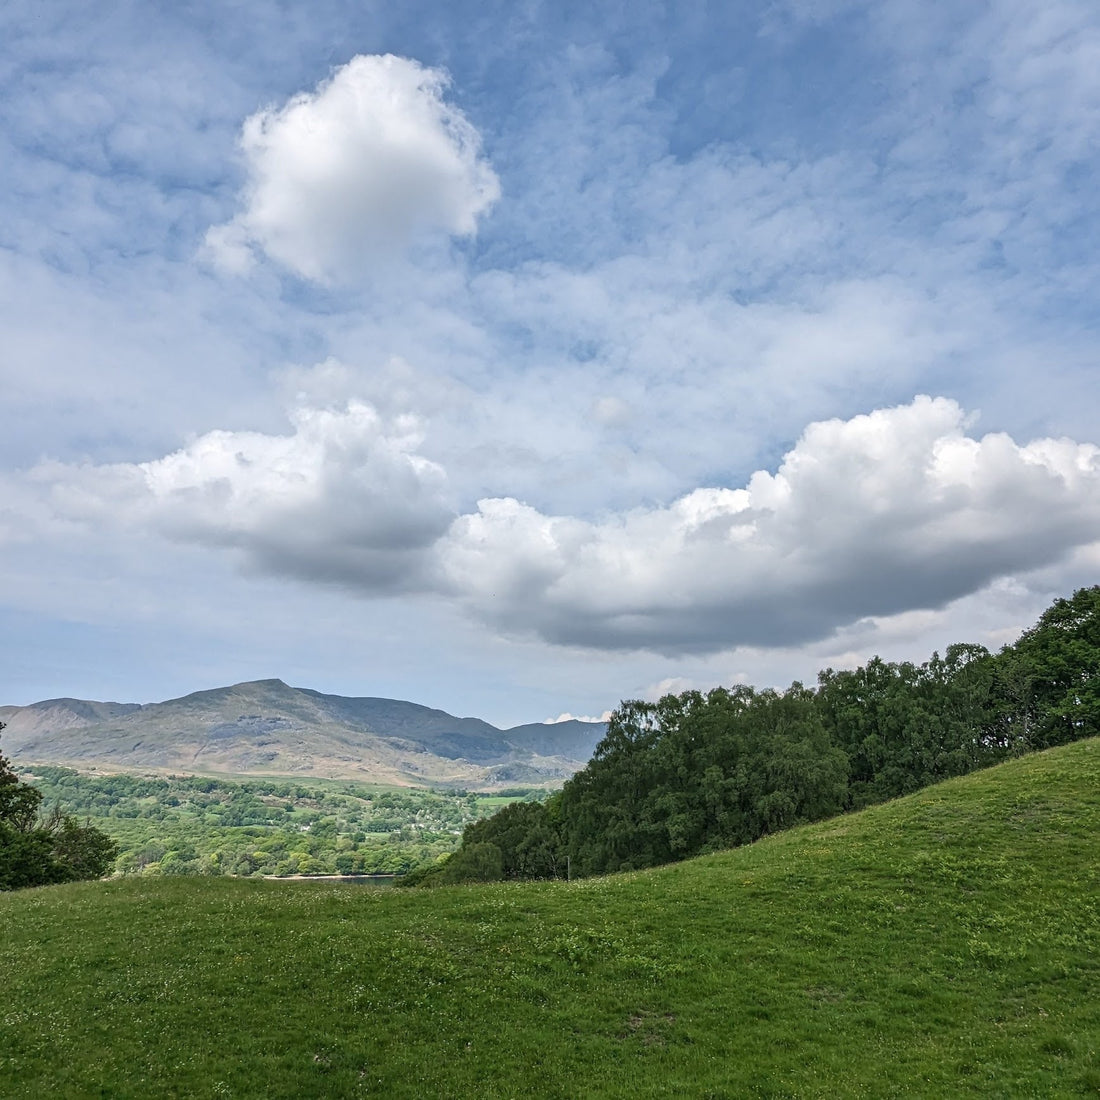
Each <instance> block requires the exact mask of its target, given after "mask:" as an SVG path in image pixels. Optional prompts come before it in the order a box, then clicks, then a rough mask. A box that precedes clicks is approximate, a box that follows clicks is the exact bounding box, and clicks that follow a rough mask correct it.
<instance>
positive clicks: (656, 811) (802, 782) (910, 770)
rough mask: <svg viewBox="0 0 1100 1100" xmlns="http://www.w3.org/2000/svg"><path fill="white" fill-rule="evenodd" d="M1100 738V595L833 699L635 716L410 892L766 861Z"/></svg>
mask: <svg viewBox="0 0 1100 1100" xmlns="http://www.w3.org/2000/svg"><path fill="white" fill-rule="evenodd" d="M1098 734H1100V586H1093V587H1091V588H1082V589H1080V590H1078V591H1077V592H1075V593H1074V594H1073V596H1072V597H1070V598H1068V599H1059V600H1057V601H1056V602H1055V603H1054V604H1053V605H1052V606H1051V607H1049V608H1048V609H1047V610H1046V611H1045V612H1044V613H1043V615H1042V616H1041V617H1040V619H1039V621H1038V622H1037V623H1036V624H1035V626H1033V627H1032V628H1031V629H1030V630H1027V631H1026V632H1025V633H1024V634H1023V635H1022V636H1021V637H1020V638H1019V640H1018V641H1016V642H1015V643H1014V644H1013V645H1010V646H1006V647H1005V648H1004V649H1002V650H1001V651H1000V652H999V653H997V654H993V653H990V652H989V651H988V650H987V649H985V648H984V647H983V646H979V645H970V644H957V645H951V646H949V647H948V648H947V651H946V653H945V655H944V656H943V657H940V656H939V655H938V654H933V655H932V657H931V658H930V659H929V660H928V661H925V662H924V663H923V664H919V665H917V664H913V663H911V662H898V663H895V662H887V661H883V660H881V659H879V658H878V657H875V658H873V659H872V660H871V661H869V662H868V663H867V664H866V665H864V666H862V667H860V668H856V669H853V670H845V671H834V670H833V669H825V670H823V671H822V672H821V673H819V675H818V682H817V686H816V687H813V688H811V687H805V686H803V685H802V684H801V683H797V682H796V683H794V684H792V685H791V686H790V687H789V688H787V689H786V690H784V691H777V690H772V689H765V690H757V689H755V688H752V687H749V686H746V685H738V686H735V687H732V688H715V689H714V690H712V691H709V692H707V693H706V694H703V693H701V692H698V691H686V692H683V693H682V694H679V695H666V696H665V697H664V698H663V699H661V700H659V701H658V702H656V703H649V702H642V701H638V700H630V701H627V702H624V703H622V704H621V705H620V706H619V708H618V709H617V710H616V711H615V712H614V713H613V714H612V716H611V719H610V721H609V723H608V730H607V735H606V736H605V738H604V739H603V741H602V742H601V743H600V744H599V745H598V746H597V748H596V751H595V753H594V755H593V757H592V760H591V761H590V762H589V764H588V765H587V766H586V767H585V768H584V769H582V770H581V771H580V772H578V773H577V774H576V775H575V776H573V778H572V779H570V780H569V781H568V782H567V783H566V784H565V786H564V788H563V789H562V790H561V791H560V792H559V793H557V794H556V795H554V796H552V797H551V798H549V799H548V800H546V801H544V802H540V803H532V802H523V803H515V804H512V805H510V806H506V807H505V808H504V809H502V810H501V811H499V812H498V813H497V814H495V815H494V816H492V817H489V818H486V819H484V820H481V821H477V822H474V823H472V824H470V825H468V826H467V827H466V829H465V831H464V833H463V837H462V843H461V846H460V847H459V849H458V850H457V851H456V852H455V853H454V855H452V856H451V857H449V858H448V859H447V860H446V861H444V862H443V863H441V864H440V865H438V866H436V867H434V868H430V869H427V870H425V871H422V872H419V873H417V874H414V875H413V876H410V885H411V884H414V883H417V882H422V883H425V884H428V885H434V884H443V883H450V882H465V881H493V880H499V879H509V878H525V879H528V878H531V879H535V878H563V877H567V876H569V875H577V876H585V875H595V874H603V873H608V872H613V871H626V870H633V869H639V868H644V867H652V866H656V865H658V864H662V863H669V862H672V861H675V860H680V859H686V858H688V857H690V856H693V855H697V854H700V853H703V852H708V851H713V850H716V849H720V848H727V847H732V846H736V845H741V844H748V843H751V842H752V841H754V840H757V839H759V838H760V837H762V836H765V835H767V834H769V833H774V832H776V831H778V830H780V829H786V828H790V827H791V826H794V825H799V824H803V823H806V822H811V821H818V820H821V819H823V818H827V817H832V816H835V815H837V814H840V813H844V812H845V811H848V810H854V809H859V808H862V807H865V806H869V805H872V804H874V803H878V802H884V801H887V800H888V799H891V798H896V797H898V796H900V795H904V794H908V793H910V792H912V791H916V790H918V789H920V788H922V787H925V786H927V785H929V784H931V783H936V782H938V781H940V780H942V779H947V778H950V777H952V776H958V775H965V774H967V773H968V772H971V771H974V770H975V769H978V768H984V767H988V766H990V765H992V764H996V763H998V762H1000V761H1002V760H1004V759H1006V758H1008V757H1011V756H1016V755H1020V754H1022V753H1026V752H1031V751H1034V750H1037V749H1043V748H1048V747H1051V746H1054V745H1061V744H1065V743H1067V742H1069V741H1074V740H1078V739H1080V738H1084V737H1092V736H1096V735H1098Z"/></svg>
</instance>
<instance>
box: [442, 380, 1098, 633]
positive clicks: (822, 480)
mask: <svg viewBox="0 0 1100 1100" xmlns="http://www.w3.org/2000/svg"><path fill="white" fill-rule="evenodd" d="M1098 538H1100V448H1097V447H1095V446H1093V445H1091V444H1083V445H1081V444H1077V443H1074V442H1072V441H1069V440H1038V441H1035V442H1032V443H1030V444H1027V445H1026V446H1019V445H1018V444H1016V443H1015V442H1014V441H1013V440H1012V439H1011V438H1009V437H1008V436H1006V435H1003V434H991V435H986V436H984V437H983V438H981V439H975V438H972V437H970V436H968V435H967V434H966V418H965V416H964V413H963V411H962V410H961V409H960V407H959V406H958V405H957V404H956V403H955V402H953V401H950V400H946V399H942V398H938V399H931V398H927V397H919V398H917V399H916V400H915V401H914V402H913V403H911V404H909V405H906V406H901V407H898V408H891V409H880V410H877V411H875V412H873V413H871V414H869V415H864V416H857V417H854V418H852V419H850V420H847V421H841V420H830V421H824V422H820V423H815V424H811V425H810V426H809V427H808V428H807V429H806V430H805V432H804V433H803V435H802V437H801V438H800V439H799V441H798V442H797V444H796V445H795V447H794V448H793V449H792V450H791V451H789V452H788V453H787V454H786V455H785V456H784V458H783V461H782V463H781V464H780V466H779V468H778V470H777V471H776V472H775V473H774V474H773V473H769V472H767V471H758V472H757V473H755V474H753V476H752V477H751V478H750V479H749V481H748V483H747V485H745V486H744V487H741V488H736V489H730V488H701V489H697V490H695V491H694V492H691V493H689V494H687V495H685V496H683V497H681V498H680V499H678V500H676V501H674V502H673V503H672V504H670V505H668V506H667V507H663V508H656V509H639V510H636V511H632V512H628V513H626V514H622V515H615V516H611V517H608V518H607V519H605V520H603V521H601V522H586V521H581V520H578V519H575V518H571V517H562V516H546V515H542V514H540V513H539V512H538V511H536V510H535V509H533V508H530V507H528V506H526V505H524V504H522V503H520V502H519V501H516V500H513V499H493V500H483V501H481V502H480V503H479V506H478V511H477V512H476V513H475V514H472V515H465V516H462V517H459V518H458V519H457V520H456V521H455V523H454V524H453V525H452V527H451V529H450V531H449V532H448V535H447V537H446V539H445V540H444V541H443V543H442V544H441V547H440V551H439V554H438V558H439V560H440V562H441V563H442V566H443V568H444V569H445V571H446V575H447V577H448V580H449V582H450V588H451V591H453V592H454V593H455V594H456V595H458V596H459V598H461V599H463V600H464V601H465V602H466V603H467V604H468V605H469V606H470V607H471V608H472V609H473V610H474V611H475V612H476V613H478V614H479V615H481V616H483V617H485V618H487V619H488V620H490V621H491V622H494V623H496V624H497V625H499V626H500V627H502V628H504V629H507V630H510V631H521V632H522V631H530V632H535V633H537V634H538V635H540V636H542V637H543V638H545V639H547V640H550V641H554V642H558V643H564V644H573V645H583V646H594V647H599V648H609V649H633V648H639V649H643V648H644V649H651V650H656V651H658V652H664V653H684V652H707V651H716V650H720V649H723V648H727V647H731V646H737V645H758V646H772V645H792V644H797V643H800V642H806V641H811V640H816V639H820V638H823V637H826V636H828V635H829V634H831V633H832V632H833V631H834V630H836V629H837V628H838V627H841V626H843V625H847V624H850V623H852V622H854V621H856V620H858V619H861V618H864V617H866V616H872V615H891V614H895V613H898V612H902V611H906V610H910V609H914V608H935V607H942V606H943V605H945V604H946V603H948V602H949V601H951V600H953V599H956V598H958V597H960V596H962V595H965V594H966V593H969V592H973V591H975V590H977V589H979V588H981V587H982V586H984V585H985V584H987V583H988V582H989V581H991V580H993V579H994V578H996V577H999V576H1005V575H1008V574H1013V573H1020V572H1027V571H1030V570H1033V569H1036V568H1038V567H1040V566H1043V565H1046V564H1049V563H1051V562H1054V561H1057V560H1059V559H1060V558H1062V557H1063V556H1064V555H1065V554H1067V553H1068V552H1069V551H1070V550H1071V549H1072V548H1074V547H1077V546H1080V545H1083V544H1087V543H1091V542H1094V541H1095V540H1097V539H1098Z"/></svg>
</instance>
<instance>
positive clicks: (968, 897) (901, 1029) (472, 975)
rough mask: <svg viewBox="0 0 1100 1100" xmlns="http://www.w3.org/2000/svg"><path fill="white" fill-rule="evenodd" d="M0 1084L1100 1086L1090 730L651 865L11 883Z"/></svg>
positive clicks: (660, 1088) (236, 1088)
mask: <svg viewBox="0 0 1100 1100" xmlns="http://www.w3.org/2000/svg"><path fill="white" fill-rule="evenodd" d="M0 930H2V935H0V975H2V978H0V1095H3V1096H5V1097H7V1096H11V1097H43V1096H61V1097H85V1096H88V1097H92V1096H96V1097H99V1096H104V1097H106V1096H109V1097H149V1096H210V1097H217V1096H237V1097H245V1096H248V1097H253V1096H254V1097H284V1096H285V1097H313V1096H316V1097H341V1096H349V1097H351V1096H361V1095H362V1096H369V1095H377V1096H385V1097H456V1098H458V1097H462V1098H465V1097H523V1096H545V1097H561V1098H575V1097H638V1096H640V1097H658V1096H665V1097H730V1098H734V1097H754V1096H755V1097H788V1096H793V1097H802V1096H806V1097H887V1096H928V1097H959V1096H982V1097H990V1096H995V1097H1017V1096H1018V1097H1058V1096H1096V1095H1100V742H1097V741H1095V740H1093V741H1085V742H1080V743H1077V744H1074V745H1071V746H1068V747H1066V748H1062V749H1057V750H1054V751H1051V752H1048V753H1044V754H1041V755H1037V756H1033V757H1029V758H1024V759H1021V760H1017V761H1014V762H1012V763H1009V764H1006V765H1003V766H1001V767H999V768H996V769H993V770H991V771H988V772H983V773H978V774H975V775H972V776H969V777H967V778H965V779H960V780H954V781H951V782H949V783H946V784H943V785H941V786H938V787H934V788H930V789H928V790H926V791H924V792H921V793H920V794H917V795H914V796H911V797H909V798H906V799H903V800H900V801H898V802H894V803H890V804H888V805H884V806H878V807H875V808H874V809H871V810H867V811H865V812H863V813H860V814H857V815H852V816H849V817H845V818H839V819H836V820H834V821H830V822H826V823H824V824H819V825H814V826H808V827H805V828H802V829H798V830H794V831H792V832H789V833H786V834H782V835H778V836H774V837H771V838H768V839H766V840H764V841H762V842H760V843H758V844H756V845H753V846H752V847H750V848H744V849H740V850H738V851H732V852H725V853H721V854H717V855H713V856H707V857H704V858H701V859H697V860H693V861H691V862H688V863H683V864H678V865H675V866H671V867H666V868H662V869H659V870H656V871H651V872H647V873H638V874H630V875H621V876H614V877H610V878H605V879H590V880H586V881H581V882H573V883H543V884H515V885H500V886H483V887H451V888H442V889H438V890H433V891H392V890H365V889H361V888H357V887H353V886H342V885H322V884H319V883H270V882H259V881H253V880H232V879H208V880H207V879H159V880H158V879H132V880H120V881H113V882H109V883H91V884H76V885H71V886H60V887H49V888H46V889H41V890H34V891H27V892H23V893H17V894H9V895H4V896H0Z"/></svg>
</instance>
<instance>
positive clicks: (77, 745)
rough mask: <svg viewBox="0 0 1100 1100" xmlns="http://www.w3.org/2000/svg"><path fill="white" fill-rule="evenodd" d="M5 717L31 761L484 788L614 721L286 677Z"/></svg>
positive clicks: (580, 746)
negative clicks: (433, 702)
mask: <svg viewBox="0 0 1100 1100" xmlns="http://www.w3.org/2000/svg"><path fill="white" fill-rule="evenodd" d="M0 721H3V722H6V723H7V724H8V728H7V729H6V730H5V731H4V734H3V738H4V740H3V744H4V749H5V752H6V753H7V754H8V755H9V756H10V757H11V758H12V759H13V760H14V761H16V762H18V763H21V764H31V763H35V764H65V765H68V766H71V767H78V768H81V767H82V768H88V767H97V768H100V769H106V770H129V771H162V772H168V771H171V772H187V773H202V774H209V773H220V774H226V773H228V774H237V775H294V776H317V777H322V776H323V777H326V778H348V779H363V780H370V781H373V782H386V783H398V784H410V783H414V784H422V783H452V784H459V785H469V786H480V787H492V786H494V785H495V786H510V785H515V784H523V785H538V784H554V783H560V782H561V780H562V779H564V778H566V777H568V776H569V775H571V774H573V772H575V771H576V770H577V769H578V768H580V767H581V766H582V765H583V764H584V763H585V761H586V760H587V759H588V758H589V756H591V754H592V750H593V749H594V748H595V747H596V744H597V743H598V742H599V740H600V738H601V737H602V736H603V733H604V730H605V726H604V725H603V723H599V722H577V721H570V722H560V723H553V724H549V723H547V724H543V723H533V724H530V725H523V726H516V727H514V728H512V729H508V730H500V729H497V728H496V727H495V726H492V725H490V724H489V723H488V722H483V721H481V719H478V718H456V717H454V715H451V714H447V713H446V712H444V711H441V710H434V709H432V708H430V707H425V706H420V705H418V704H416V703H409V702H405V701H402V700H397V699H375V698H346V697H344V696H340V695H325V694H322V693H321V692H318V691H311V690H309V689H306V688H293V687H289V686H288V685H287V684H284V683H283V682H282V681H281V680H256V681H252V682H250V683H244V684H236V685H234V686H232V687H223V688H215V689H213V690H210V691H198V692H194V693H193V694H191V695H186V696H184V697H182V698H180V699H170V700H167V701H166V702H163V703H151V704H147V705H144V706H143V705H139V704H136V703H103V702H94V701H90V700H82V699H50V700H46V701H43V702H40V703H34V704H31V705H30V706H25V707H0Z"/></svg>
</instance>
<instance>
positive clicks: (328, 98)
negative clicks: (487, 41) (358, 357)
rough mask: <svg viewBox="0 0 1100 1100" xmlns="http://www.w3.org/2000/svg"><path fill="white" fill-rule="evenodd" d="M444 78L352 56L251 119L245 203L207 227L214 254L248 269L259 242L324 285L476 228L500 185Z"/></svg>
mask: <svg viewBox="0 0 1100 1100" xmlns="http://www.w3.org/2000/svg"><path fill="white" fill-rule="evenodd" d="M446 85H447V77H446V75H445V74H444V73H442V72H440V71H439V70H437V69H431V68H426V67H424V66H422V65H420V64H418V63H417V62H415V61H411V60H409V59H407V58H403V57H394V56H392V55H390V54H387V55H385V56H358V57H354V58H352V60H351V61H349V62H348V63H347V64H346V65H344V66H343V67H342V68H340V69H338V70H337V71H336V72H335V73H334V74H333V76H332V78H331V79H329V80H327V81H324V82H322V83H321V84H320V85H318V87H317V89H316V90H315V91H314V92H303V93H301V94H299V95H296V96H294V97H293V98H292V99H290V100H289V101H288V102H287V103H286V104H284V105H283V106H282V107H278V108H268V109H265V110H262V111H259V112H257V113H256V114H254V115H252V116H251V117H250V118H248V119H247V120H246V121H245V123H244V127H243V130H242V133H241V139H240V144H241V149H242V151H243V153H244V156H245V160H246V164H247V170H248V182H247V185H246V188H245V193H244V209H243V210H242V211H241V212H240V213H239V214H238V215H237V216H236V217H235V218H234V219H233V220H232V221H230V222H228V223H227V224H225V225H221V226H216V227H214V228H213V229H211V230H210V231H209V233H208V234H207V245H208V247H209V248H210V250H211V252H212V254H213V256H214V258H215V259H216V260H217V261H218V262H219V263H221V264H222V265H223V266H225V267H227V268H229V269H231V270H233V269H235V270H243V269H245V268H247V267H248V266H249V264H250V263H251V262H252V257H253V251H254V249H260V250H262V251H263V252H265V253H267V255H268V256H270V257H272V258H273V259H275V260H277V261H278V262H279V263H281V264H283V265H285V266H286V267H288V268H290V269H291V270H292V271H295V272H297V273H298V274H299V275H302V276H304V277H306V278H309V279H314V280H318V281H322V282H327V281H330V280H331V279H333V278H339V277H341V276H347V275H350V274H356V273H361V272H362V271H363V270H365V269H366V268H367V267H368V266H369V265H370V264H371V263H373V262H375V261H377V260H378V258H379V257H380V256H385V255H387V254H391V253H393V252H394V251H396V250H398V249H400V248H401V247H403V246H404V245H406V244H408V243H409V242H410V241H411V240H412V239H414V238H415V237H416V236H417V235H418V234H420V233H422V232H424V231H431V230H437V231H442V232H444V233H447V234H454V235H458V236H468V235H470V234H472V233H474V231H475V230H476V228H477V219H478V216H479V215H480V214H482V213H483V212H484V211H485V210H487V209H488V208H489V207H490V206H491V205H492V204H493V202H494V201H495V200H496V198H497V197H498V195H499V193H500V185H499V182H498V180H497V177H496V175H495V174H494V172H493V170H492V168H491V167H490V166H489V165H488V163H487V162H486V161H485V160H483V159H482V157H481V155H480V149H481V141H480V137H479V135H478V133H477V131H476V130H475V128H474V127H473V126H472V125H471V124H470V123H469V121H468V120H467V119H466V117H465V116H464V115H463V114H462V112H461V111H460V110H459V109H458V108H456V107H454V106H452V105H450V104H448V103H447V102H446V101H445V100H444V98H443V93H444V90H445V88H446Z"/></svg>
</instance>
